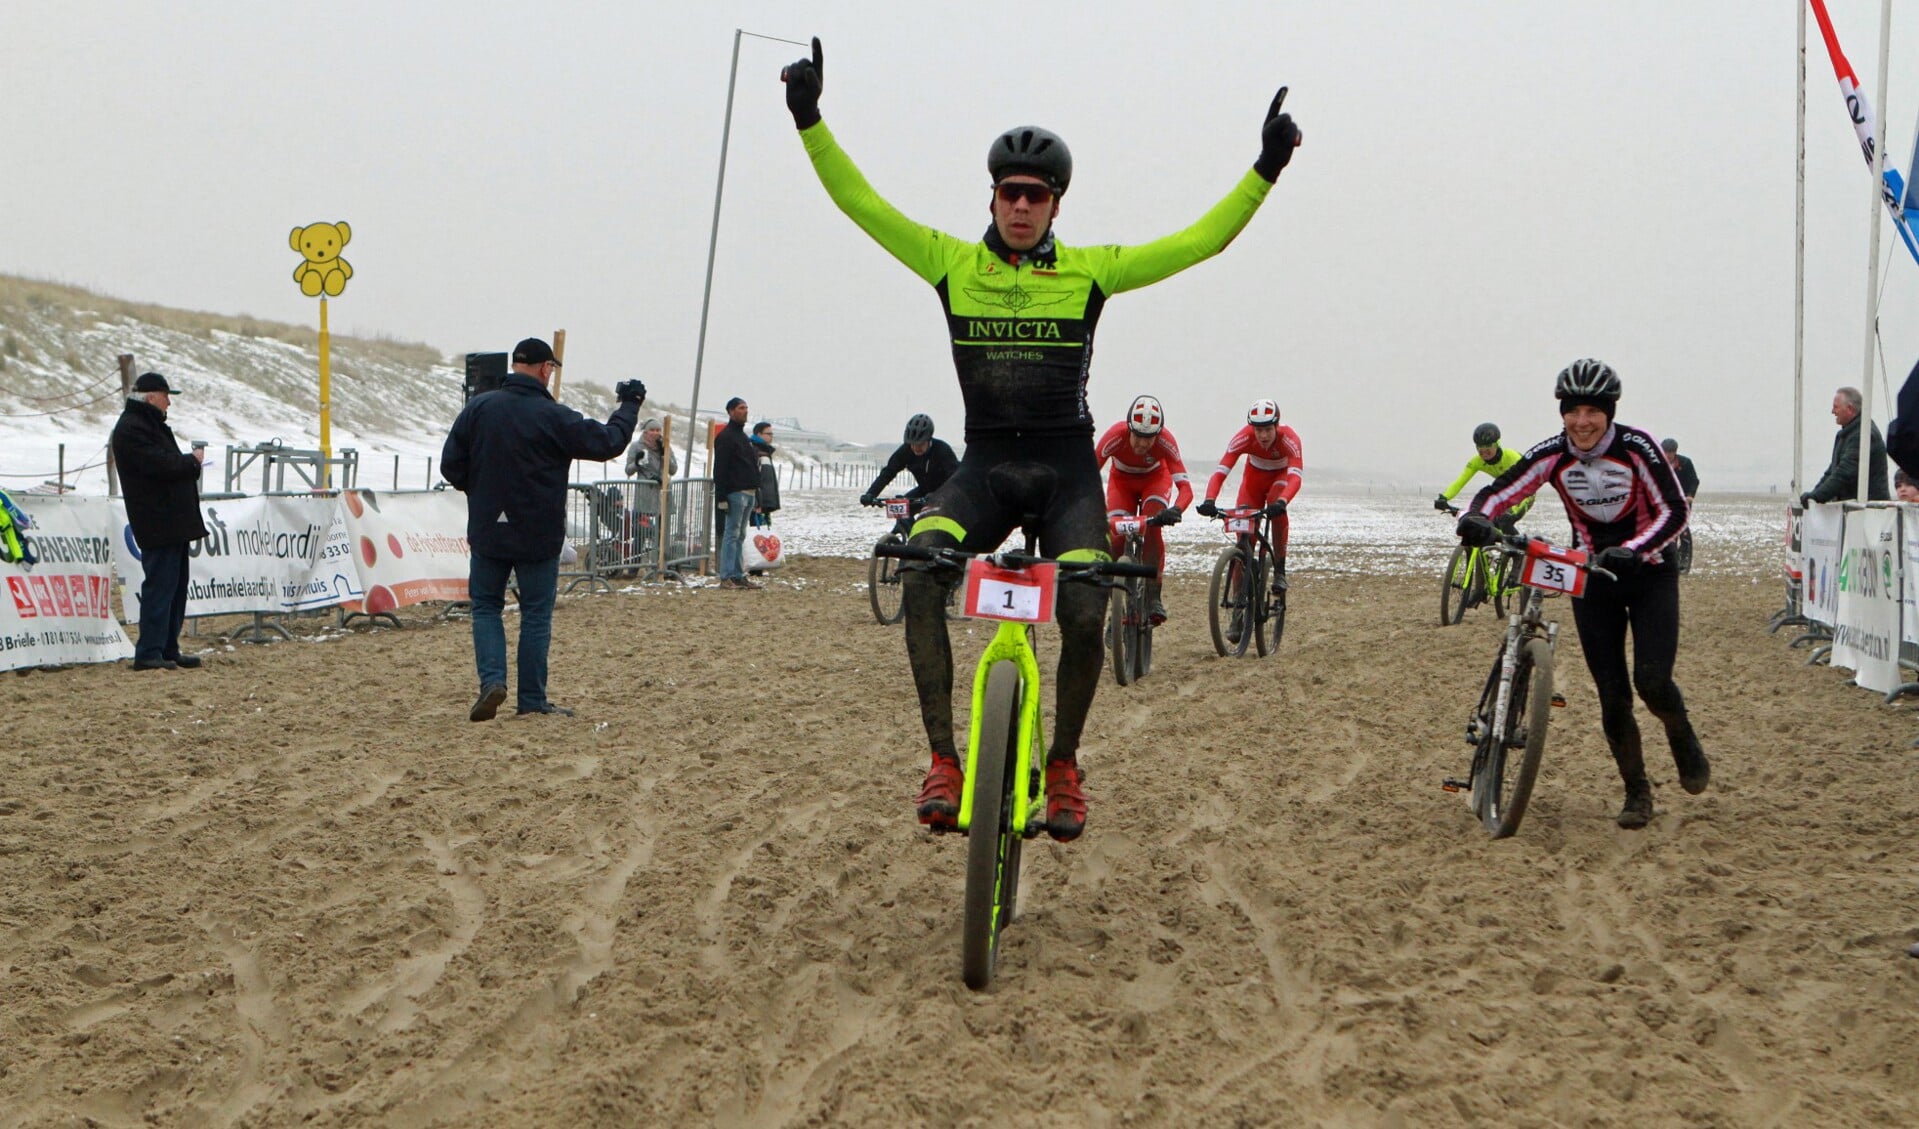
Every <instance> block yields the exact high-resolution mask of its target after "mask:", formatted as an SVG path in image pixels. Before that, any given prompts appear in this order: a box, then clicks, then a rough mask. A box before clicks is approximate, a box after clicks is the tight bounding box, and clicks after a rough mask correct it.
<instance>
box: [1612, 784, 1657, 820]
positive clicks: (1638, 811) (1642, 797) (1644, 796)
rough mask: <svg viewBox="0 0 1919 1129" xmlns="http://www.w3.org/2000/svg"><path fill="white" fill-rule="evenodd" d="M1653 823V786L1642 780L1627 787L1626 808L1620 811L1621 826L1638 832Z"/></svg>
mask: <svg viewBox="0 0 1919 1129" xmlns="http://www.w3.org/2000/svg"><path fill="white" fill-rule="evenodd" d="M1651 822H1652V785H1651V784H1648V783H1646V782H1645V781H1644V780H1641V781H1640V782H1638V783H1637V784H1628V785H1626V806H1625V807H1623V808H1620V809H1619V826H1621V827H1624V828H1625V829H1626V830H1628V831H1637V830H1639V829H1640V828H1641V827H1644V826H1646V824H1648V823H1651Z"/></svg>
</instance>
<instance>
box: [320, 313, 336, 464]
mask: <svg viewBox="0 0 1919 1129" xmlns="http://www.w3.org/2000/svg"><path fill="white" fill-rule="evenodd" d="M332 344H333V338H332V336H331V335H330V334H328V333H327V328H326V295H324V294H322V295H320V457H321V458H322V459H323V460H325V461H324V462H323V463H322V464H321V465H320V485H321V487H323V488H325V487H331V486H332V485H333V366H332V364H331V363H330V362H331V358H330V357H329V356H328V354H329V353H330V352H331V351H332Z"/></svg>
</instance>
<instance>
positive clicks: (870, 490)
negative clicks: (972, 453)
mask: <svg viewBox="0 0 1919 1129" xmlns="http://www.w3.org/2000/svg"><path fill="white" fill-rule="evenodd" d="M958 469H959V456H958V455H955V454H954V453H953V448H952V447H951V446H949V445H948V444H947V442H946V440H944V439H935V438H933V417H932V416H929V415H927V414H926V413H924V412H921V413H920V414H919V415H916V416H914V417H913V418H912V419H909V420H907V421H906V436H905V442H903V443H901V444H900V445H899V447H898V448H896V449H895V450H894V451H893V456H892V457H891V458H889V459H887V460H886V465H885V466H883V467H881V468H880V472H879V474H878V475H877V476H875V477H874V479H873V482H872V485H870V486H868V487H867V488H866V493H864V494H861V495H860V505H862V506H877V505H879V504H880V491H882V490H884V489H886V486H887V484H888V483H890V482H892V481H893V480H894V479H895V478H897V477H899V475H900V472H901V471H906V472H908V473H910V474H911V475H912V476H913V488H912V489H911V490H908V491H907V492H906V496H907V497H908V498H911V499H912V500H913V501H915V502H917V501H919V500H920V499H921V498H924V497H926V496H927V495H928V494H931V493H932V492H933V491H935V490H938V489H939V488H940V487H942V486H944V485H946V480H947V479H949V478H951V477H953V472H954V471H956V470H958ZM915 508H917V507H915Z"/></svg>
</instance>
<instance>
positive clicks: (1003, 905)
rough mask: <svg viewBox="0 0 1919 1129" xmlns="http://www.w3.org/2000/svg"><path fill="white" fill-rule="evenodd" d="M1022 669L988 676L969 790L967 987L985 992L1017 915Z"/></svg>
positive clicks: (1003, 668) (997, 666) (998, 668)
mask: <svg viewBox="0 0 1919 1129" xmlns="http://www.w3.org/2000/svg"><path fill="white" fill-rule="evenodd" d="M1020 690H1021V686H1020V677H1019V667H1018V666H1017V665H1015V664H1014V663H1012V662H1011V661H1001V662H997V663H994V664H993V669H992V670H991V671H988V672H987V675H986V693H985V694H984V695H983V696H982V698H981V701H980V716H978V717H976V718H974V719H973V727H974V730H975V731H976V732H977V733H978V734H979V758H978V760H977V762H976V763H975V764H974V766H973V779H971V780H969V781H967V787H968V788H970V789H972V792H973V819H972V823H971V824H969V825H968V827H967V831H966V914H965V924H964V926H963V936H962V941H961V946H960V964H961V968H962V970H963V972H964V975H965V978H966V986H967V987H968V988H971V989H973V990H974V991H976V992H982V991H985V990H986V988H987V987H988V986H989V985H990V984H992V982H993V970H994V968H995V966H996V965H997V964H998V963H999V934H1000V930H1002V929H1004V928H1006V926H1007V923H1008V922H1010V921H1011V920H1012V918H1013V899H1014V895H1015V893H1016V891H1015V890H1014V888H1013V887H1014V886H1015V885H1017V883H1018V882H1019V856H1020V847H1021V845H1022V844H1023V843H1024V842H1025V838H1024V836H1023V834H1022V832H1023V831H1024V828H1019V827H1014V826H1013V785H1014V783H1015V781H1014V775H1015V773H1014V768H1015V764H1014V758H1015V756H1016V754H1017V750H1018V748H1019V707H1020Z"/></svg>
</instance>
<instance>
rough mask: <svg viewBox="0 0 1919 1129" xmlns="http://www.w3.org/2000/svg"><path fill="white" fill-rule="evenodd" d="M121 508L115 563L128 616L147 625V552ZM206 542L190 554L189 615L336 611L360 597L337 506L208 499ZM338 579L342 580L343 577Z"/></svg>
mask: <svg viewBox="0 0 1919 1129" xmlns="http://www.w3.org/2000/svg"><path fill="white" fill-rule="evenodd" d="M114 505H115V506H116V507H118V508H119V519H120V520H119V527H118V528H119V536H118V537H117V538H116V539H115V544H114V562H115V564H116V565H118V566H119V569H120V576H121V578H122V579H123V580H125V582H126V589H125V592H124V593H123V594H122V601H121V614H122V615H123V616H125V618H126V620H127V622H128V623H133V622H136V621H138V620H139V618H140V584H141V582H142V581H143V580H145V578H146V571H145V569H144V568H142V566H141V564H140V547H139V546H138V545H136V544H134V541H133V530H132V528H131V527H130V526H128V525H127V523H126V510H125V504H124V503H123V502H122V501H121V500H120V499H117V498H116V499H114ZM200 515H201V518H202V519H203V520H204V521H205V522H206V527H207V535H206V536H205V537H203V538H201V539H200V540H198V541H195V542H194V543H193V544H191V545H189V546H188V547H187V614H188V615H189V616H200V615H233V614H236V613H238V614H248V613H252V612H261V613H264V614H267V615H277V614H280V613H283V612H292V611H304V610H309V609H313V608H330V607H332V606H333V605H335V604H338V603H342V602H344V601H346V600H351V599H353V598H354V597H355V596H357V595H358V592H357V590H355V589H353V587H352V581H353V568H352V562H351V560H350V559H348V554H349V546H348V545H347V542H346V526H345V523H344V522H343V521H342V520H341V518H340V513H339V504H338V503H337V502H336V501H335V500H334V499H332V498H327V497H321V496H314V495H306V494H300V495H292V496H286V497H281V496H272V497H249V498H208V499H203V500H202V501H201V503H200ZM336 574H338V575H336Z"/></svg>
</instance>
